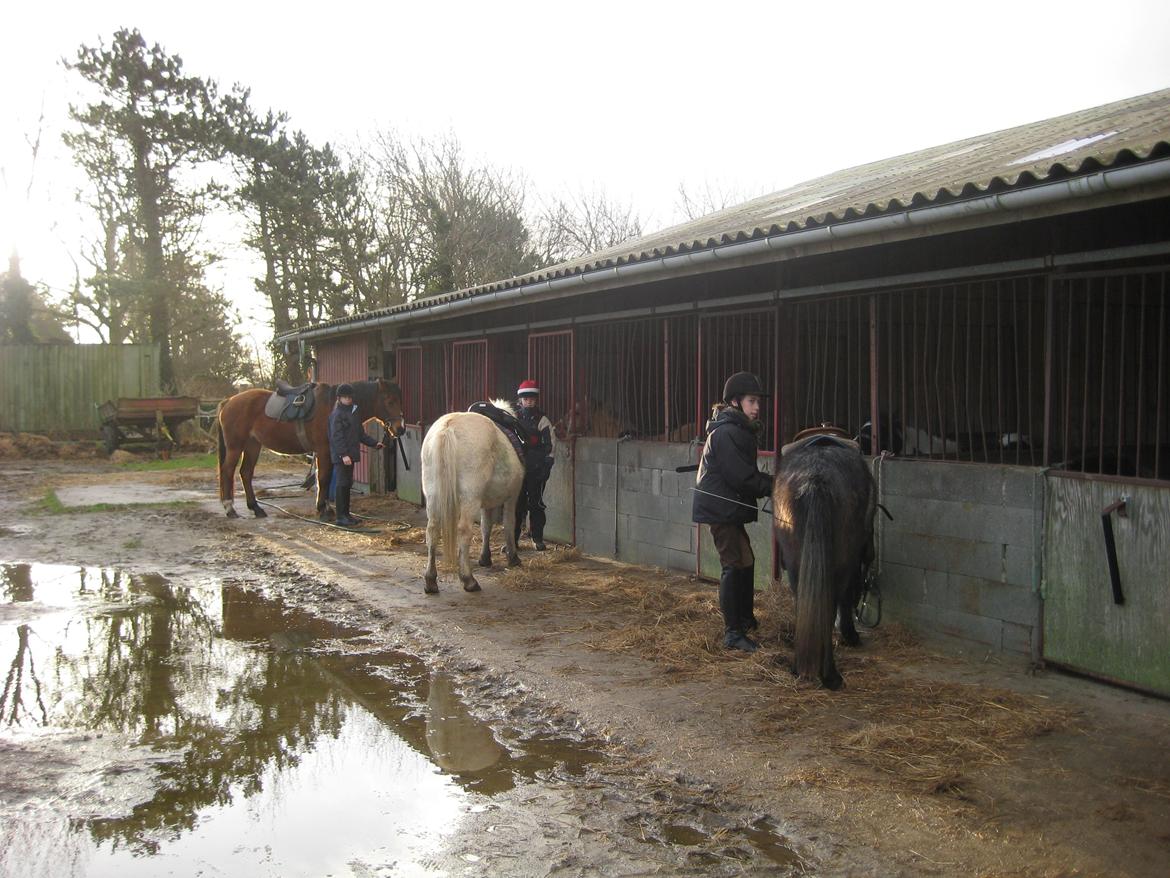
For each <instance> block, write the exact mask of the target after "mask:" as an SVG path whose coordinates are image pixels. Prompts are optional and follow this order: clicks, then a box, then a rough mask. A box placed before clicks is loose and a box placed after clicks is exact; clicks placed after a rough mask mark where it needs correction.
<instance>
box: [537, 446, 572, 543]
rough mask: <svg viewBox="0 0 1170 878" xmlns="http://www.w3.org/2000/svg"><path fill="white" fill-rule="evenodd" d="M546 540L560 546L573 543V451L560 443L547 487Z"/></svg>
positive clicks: (545, 502)
mask: <svg viewBox="0 0 1170 878" xmlns="http://www.w3.org/2000/svg"><path fill="white" fill-rule="evenodd" d="M544 505H545V515H546V516H547V518H546V521H545V523H544V536H545V539H549V540H552V541H553V542H556V543H572V542H573V447H572V445H571V443H569V442H557V444H556V447H555V448H554V449H553V468H552V472H551V473H549V476H548V482H546V483H545V486H544Z"/></svg>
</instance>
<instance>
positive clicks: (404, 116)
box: [0, 0, 1170, 340]
mask: <svg viewBox="0 0 1170 878" xmlns="http://www.w3.org/2000/svg"><path fill="white" fill-rule="evenodd" d="M275 10H279V11H275ZM2 19H3V22H4V25H5V27H4V32H5V38H4V40H3V46H2V47H0V77H2V79H0V83H2V86H0V119H2V120H3V122H2V125H0V168H2V170H3V175H2V177H0V248H2V249H3V255H4V256H5V257H6V256H7V255H8V254H10V253H11V252H12V251H13V249H14V248H15V249H17V250H18V251H19V253H20V256H21V266H22V270H23V273H24V276H25V277H26V278H28V279H29V280H31V281H33V282H36V283H43V284H46V285H48V286H49V287H50V288H51V289H52V290H55V291H59V290H63V289H65V288H67V287H68V286H70V285H71V284H72V281H73V276H74V269H73V262H72V260H71V256H72V257H74V258H76V256H77V254H78V252H79V250H80V242H81V239H82V238H83V237H84V236H86V235H91V234H92V228H91V226H90V225H87V224H86V220H85V217H84V216H81V215H79V211H78V209H77V205H76V204H75V200H74V193H75V191H76V189H77V187H78V185H79V180H78V176H77V172H76V170H75V169H74V168H73V167H72V164H71V162H70V159H69V154H68V151H67V150H66V148H65V147H64V145H63V144H62V142H61V133H62V132H63V131H64V130H66V129H67V128H68V126H69V121H68V117H67V113H68V105H69V103H70V101H74V102H76V101H77V99H78V97H77V96H78V91H79V83H78V78H77V77H76V75H75V74H72V73H70V72H68V71H66V70H65V69H64V68H63V66H62V64H61V59H62V58H63V57H66V56H68V57H70V58H72V57H73V56H74V55H75V53H76V50H77V47H78V46H80V45H82V44H86V45H91V46H93V45H96V44H98V43H99V42H102V41H104V42H105V43H107V44H108V43H109V41H110V37H111V35H112V34H113V32H114V31H115V30H116V29H118V28H119V27H136V28H138V29H139V30H140V31H141V32H142V34H143V36H144V37H145V38H146V40H147V41H148V42H150V43H154V42H158V43H160V44H161V45H162V46H163V48H164V49H165V50H166V51H167V52H168V53H171V54H177V55H179V56H181V57H182V59H183V61H184V65H185V69H186V70H187V72H188V73H191V74H194V75H199V76H202V77H205V78H208V79H213V80H215V81H217V82H218V83H220V85H221V87H224V88H226V87H227V86H228V85H230V84H232V83H240V84H242V85H245V86H247V87H248V88H250V89H251V91H252V102H253V106H254V107H256V108H257V109H267V108H272V109H274V110H277V111H283V112H285V113H287V114H288V115H289V117H290V124H291V125H292V126H293V127H295V128H299V129H302V130H304V131H305V132H306V133H307V134H308V135H309V137H310V138H311V139H312V140H313V141H314V142H316V143H319V144H320V143H323V142H326V141H328V142H331V143H335V144H342V145H344V144H353V143H357V142H359V141H360V140H361V139H363V138H367V137H369V136H370V135H371V134H372V133H373V132H374V131H376V130H385V129H392V130H394V131H396V132H397V133H398V134H399V135H402V136H405V137H408V138H409V137H434V136H440V135H444V134H447V133H453V134H455V135H456V136H457V137H458V139H459V140H460V142H461V143H462V144H463V147H464V150H465V153H466V154H467V156H468V158H469V159H470V160H472V161H474V162H483V163H487V164H490V165H492V166H494V167H497V168H501V169H507V170H510V171H512V172H515V173H517V174H520V175H522V176H523V177H524V178H525V179H526V180H527V182H528V187H529V193H530V199H532V200H533V201H534V202H535V200H537V199H538V198H539V197H541V196H545V197H557V196H572V195H574V194H579V193H582V192H597V191H603V192H604V193H606V195H607V196H608V197H609V198H611V199H612V200H614V201H616V202H618V203H626V204H630V205H632V206H633V207H634V209H635V211H636V213H637V214H638V215H639V216H641V217H642V219H643V226H644V228H645V230H646V231H652V230H654V229H656V228H662V227H665V226H668V225H671V224H673V223H675V222H678V221H680V220H681V219H683V218H684V217H683V216H682V215H681V212H680V209H681V208H680V199H679V194H678V193H679V188H680V186H683V187H685V188H686V190H687V191H688V192H689V193H692V194H701V193H702V192H703V191H705V190H707V189H710V190H712V191H713V192H716V193H731V194H735V195H738V196H740V198H736V199H734V200H746V199H747V198H749V197H753V196H755V195H759V194H763V193H766V192H771V191H775V190H778V189H782V188H785V187H787V186H790V185H793V184H795V183H799V182H802V181H805V180H809V179H812V178H815V177H817V176H820V175H821V174H825V173H829V172H831V171H835V170H839V169H842V168H847V167H852V166H854V165H859V164H863V163H865V162H869V161H875V160H878V159H882V158H887V157H890V156H894V155H899V154H901V153H905V152H910V151H913V150H916V149H921V148H926V147H930V146H935V145H938V144H943V143H947V142H950V141H953V140H958V139H961V138H965V137H970V136H974V135H978V134H984V133H988V132H992V131H997V130H1000V129H1003V128H1009V127H1012V126H1015V125H1021V124H1025V123H1028V122H1033V121H1036V120H1039V119H1046V118H1050V117H1053V116H1058V115H1061V114H1064V113H1068V112H1072V111H1074V110H1079V109H1084V108H1087V107H1093V106H1097V105H1099V104H1104V103H1108V102H1110V101H1115V100H1120V99H1122V98H1126V97H1131V96H1134V95H1139V94H1144V93H1146V92H1150V91H1155V90H1157V89H1161V88H1166V87H1170V51H1167V46H1168V45H1170V3H1167V2H1165V0H1153V2H1137V0H1134V2H1126V0H1117V2H1113V3H1108V4H1106V3H1102V2H1100V0H1097V2H1092V3H1089V2H1081V0H1069V2H1063V3H1051V2H1026V0H1015V2H1000V0H987V2H981V3H978V4H958V3H948V2H939V0H934V2H899V0H886V2H872V0H870V2H854V0H844V2H836V3H808V4H804V3H802V4H797V3H790V2H779V0H773V2H763V3H755V4H724V3H713V2H708V3H693V2H689V0H684V2H673V3H660V2H632V0H625V2H609V0H591V2H578V3H568V2H560V3H557V2H549V0H545V2H537V3H526V2H510V0H498V2H494V3H483V2H476V3H471V2H468V3H463V2H458V3H453V2H445V0H430V2H426V3H423V2H418V0H414V2H406V3H402V2H397V0H383V2H378V3H356V2H350V0H334V2H331V3H326V4H311V5H305V6H303V7H301V8H298V5H295V4H289V5H287V6H286V5H283V4H281V5H274V4H269V3H263V4H262V3H255V2H248V0H236V2H233V3H227V2H221V0H206V2H201V3H198V4H180V3H159V2H158V0H152V2H117V0H107V2H101V3H94V2H92V0H90V2H85V3H61V2H54V0H41V2H38V3H22V4H16V5H13V4H9V8H8V9H6V11H5V12H4V13H3V16H2ZM38 130H39V131H40V134H41V149H40V153H39V157H38V160H37V162H36V166H35V168H34V167H31V161H30V155H31V149H30V146H29V143H30V142H31V141H32V140H33V139H34V138H35V137H36V135H37V132H38ZM229 237H230V234H229ZM219 243H220V244H221V245H225V246H226V248H227V249H228V251H229V258H228V259H227V260H226V261H225V262H224V263H223V264H222V265H221V266H220V268H219V270H218V274H217V275H216V276H214V277H213V278H212V281H213V283H215V284H217V285H219V286H220V287H221V288H222V289H223V290H224V291H225V292H226V293H227V294H228V296H229V298H231V299H232V300H233V301H234V302H236V304H237V305H238V307H239V308H240V310H241V312H242V313H243V314H244V316H245V317H246V318H247V323H246V326H245V330H246V332H247V333H248V334H250V335H251V336H252V337H253V338H256V339H260V340H262V339H263V337H264V336H265V335H266V334H267V332H268V330H267V329H266V327H264V325H263V303H262V302H261V301H259V300H258V296H257V294H256V293H255V292H254V288H253V286H252V282H251V276H250V272H251V271H253V270H254V266H255V262H254V260H253V259H252V258H250V257H249V256H247V255H246V254H244V253H243V252H242V251H240V250H239V248H238V247H236V246H233V245H234V243H235V242H232V241H222V242H219ZM489 280H493V278H484V279H483V281H485V282H486V281H489Z"/></svg>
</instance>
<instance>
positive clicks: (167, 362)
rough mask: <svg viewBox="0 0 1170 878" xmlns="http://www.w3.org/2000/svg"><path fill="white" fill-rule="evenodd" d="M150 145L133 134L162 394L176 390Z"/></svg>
mask: <svg viewBox="0 0 1170 878" xmlns="http://www.w3.org/2000/svg"><path fill="white" fill-rule="evenodd" d="M149 162H150V159H149V145H148V144H147V143H146V137H145V135H144V134H143V133H142V132H141V131H137V132H135V136H134V179H135V183H136V184H137V188H138V210H139V214H140V216H139V219H140V220H141V222H142V228H143V232H144V233H145V235H144V237H145V240H144V241H143V260H144V263H145V264H144V268H145V275H146V278H145V279H146V283H147V295H148V297H149V302H148V309H147V310H148V313H149V315H150V340H151V341H152V342H154V343H155V344H157V345H158V371H159V383H160V384H161V385H162V391H163V393H174V392H175V371H174V364H173V363H172V361H171V295H170V285H169V284H168V283H167V277H166V260H165V258H164V256H163V243H162V216H161V206H160V205H159V191H158V183H157V181H156V180H155V178H154V172H153V171H152V169H151V168H150V163H149Z"/></svg>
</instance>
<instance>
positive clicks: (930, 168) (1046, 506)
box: [280, 90, 1170, 694]
mask: <svg viewBox="0 0 1170 878" xmlns="http://www.w3.org/2000/svg"><path fill="white" fill-rule="evenodd" d="M1168 131H1170V90H1166V91H1161V92H1155V93H1153V94H1149V95H1144V96H1140V97H1135V98H1132V99H1129V100H1124V101H1119V102H1117V103H1114V104H1109V105H1107V106H1103V107H1097V108H1094V109H1091V110H1085V111H1082V112H1078V113H1072V114H1070V115H1067V116H1062V117H1060V118H1056V119H1049V120H1045V121H1041V122H1036V123H1033V124H1030V125H1024V126H1021V127H1019V128H1013V129H1010V130H1006V131H999V132H994V133H991V134H987V135H983V136H980V137H972V138H969V139H967V140H962V141H959V142H956V143H950V144H946V145H943V146H938V147H935V148H932V149H927V150H922V151H920V152H915V153H911V154H908V155H903V156H898V157H896V158H891V159H887V160H884V161H880V162H874V163H872V164H868V165H862V166H859V167H856V168H850V169H847V170H843V171H839V172H836V173H833V174H829V175H827V176H824V177H821V178H819V179H816V180H811V181H809V182H807V183H803V184H800V185H798V186H794V187H791V188H789V189H786V190H783V191H781V192H776V193H773V194H771V195H767V196H764V197H761V198H757V199H754V200H752V201H749V202H746V203H744V204H741V205H738V206H735V207H732V208H728V209H726V210H722V211H719V212H716V213H713V214H710V215H708V216H705V217H702V218H700V219H697V220H694V221H692V222H688V223H685V224H682V225H678V226H674V227H672V228H669V229H665V230H663V231H660V232H656V233H654V234H650V235H646V236H644V237H642V238H639V239H636V240H633V241H628V242H625V243H623V244H621V245H618V246H616V247H613V248H610V249H608V250H605V251H603V252H598V253H592V254H589V255H588V256H585V257H582V258H580V259H576V260H573V261H570V262H566V263H563V264H561V265H555V266H552V267H550V268H547V269H544V270H541V271H539V272H535V273H532V274H529V275H524V276H522V277H514V278H507V279H503V280H496V281H492V282H490V283H485V284H483V285H481V286H477V287H473V288H470V289H464V290H455V291H452V292H450V293H448V294H446V295H440V296H435V297H433V298H428V299H423V300H418V301H415V302H411V303H409V304H406V305H401V306H398V307H394V308H387V309H384V310H380V311H372V312H369V313H365V314H354V315H350V316H346V317H342V318H338V319H336V320H331V321H328V322H326V323H322V324H320V325H317V326H312V327H305V328H301V329H298V330H296V331H294V332H291V333H288V334H286V335H285V336H283V337H282V338H281V339H280V341H281V343H283V344H285V345H288V346H300V347H301V348H302V349H303V348H307V347H310V346H311V347H312V349H313V352H314V356H315V358H316V360H317V363H318V365H319V375H318V377H319V379H320V380H323V381H329V382H337V381H341V380H353V379H355V378H361V377H366V376H369V377H391V378H394V380H396V381H397V382H398V384H399V385H400V386H401V387H402V389H403V393H404V397H405V402H406V414H407V420H408V421H409V422H411V426H410V428H409V431H408V439H407V441H406V451H407V454H408V456H413V458H414V460H413V461H412V465H411V468H410V470H409V471H407V470H400V471H398V472H392V466H393V464H392V460H393V458H392V457H391V456H390V455H389V454H387V455H386V457H385V458H383V459H381V460H380V461H378V462H376V464H375V465H374V466H372V467H371V468H370V469H369V470H366V469H362V470H359V473H358V476H359V478H360V479H362V480H364V481H366V482H368V483H369V484H370V485H371V487H372V489H374V490H379V489H385V488H386V487H387V486H390V485H393V486H394V488H395V489H396V490H397V493H398V495H399V496H400V497H403V498H405V499H409V500H412V501H414V502H421V501H422V496H421V490H420V487H419V480H418V466H417V462H418V454H419V448H420V446H421V441H422V437H423V435H424V434H425V431H426V429H427V427H428V425H429V424H431V423H433V422H434V421H435V420H436V419H437V418H438V417H439V416H440V415H442V414H444V413H446V412H448V411H455V410H461V409H465V408H466V407H467V406H468V405H469V404H470V403H472V402H475V401H477V400H480V399H485V398H488V397H495V396H501V395H510V394H511V393H512V392H513V391H514V389H515V387H516V386H517V384H518V382H519V381H520V380H521V379H523V378H525V377H534V378H536V379H537V380H538V381H539V382H540V385H541V387H542V391H543V392H542V400H541V405H542V408H544V409H545V411H546V412H548V414H549V416H550V417H551V418H552V419H554V420H555V421H556V424H557V430H558V434H559V436H560V437H561V438H562V439H563V441H561V442H559V443H558V448H557V461H556V466H555V467H554V469H553V473H552V477H551V479H550V482H549V485H548V489H547V495H546V502H547V503H548V507H549V509H548V512H549V522H548V526H547V528H546V536H547V537H548V538H550V539H553V540H559V541H563V542H566V543H575V544H576V545H578V546H580V547H581V549H582V550H583V551H585V552H588V553H593V554H600V555H606V556H609V557H613V558H617V559H620V560H623V561H630V562H634V563H641V564H652V565H658V566H662V567H668V568H673V569H681V570H689V571H695V572H698V573H700V574H705V575H712V576H717V575H718V560H717V558H716V555H715V552H714V547H713V545H712V543H711V539H710V535H709V534H708V533H707V532H706V529H705V528H702V527H696V526H695V525H692V524H691V522H690V508H691V490H690V489H691V488H693V486H694V476H693V474H680V473H677V472H676V471H675V470H676V467H679V466H682V465H685V464H688V463H693V462H695V461H696V460H697V459H698V455H699V450H700V447H701V446H700V444H699V443H701V438H702V426H703V424H704V422H705V420H706V417H707V414H708V412H709V410H710V406H711V404H712V403H713V402H715V401H717V399H718V397H719V393H720V389H721V387H722V382H723V380H724V379H725V378H726V376H727V375H728V374H730V373H731V372H734V371H737V370H740V369H744V370H748V371H752V372H755V373H757V374H758V375H759V376H760V377H761V378H762V380H763V381H764V383H765V384H766V385H769V386H771V387H772V388H774V391H775V396H774V398H773V399H772V401H771V404H770V405H769V406H767V408H766V417H767V418H768V425H767V432H766V436H765V446H766V447H765V449H764V450H763V451H761V454H760V466H761V467H762V468H764V469H771V467H772V466H773V462H774V459H775V454H776V452H777V451H778V449H779V448H780V447H781V446H782V445H783V444H784V443H785V442H787V441H789V440H790V439H791V437H792V436H793V434H794V433H795V432H796V431H797V430H799V429H801V428H803V427H807V426H810V425H816V424H820V423H832V424H835V425H839V426H842V427H844V428H845V429H847V430H848V431H850V432H851V433H852V434H854V435H858V436H860V437H861V439H862V441H863V446H864V447H865V448H866V449H867V452H868V453H869V454H870V455H871V458H872V461H873V471H874V474H875V477H876V478H877V480H878V485H879V494H880V498H879V499H880V500H881V502H882V503H883V504H884V505H885V506H886V507H887V508H888V509H889V510H890V513H891V514H892V515H893V520H892V521H890V520H886V519H885V518H884V516H881V515H879V517H878V518H879V523H878V565H879V572H880V583H881V588H882V591H883V594H884V595H885V611H886V616H887V618H896V619H900V620H902V621H905V622H907V623H909V624H911V625H912V626H914V627H916V628H918V629H920V630H922V631H924V632H927V633H943V634H947V635H951V636H954V637H958V638H961V639H963V640H965V641H968V642H971V643H975V644H979V645H981V646H982V647H984V648H986V649H987V650H989V651H991V652H996V653H999V652H1003V653H1009V654H1019V655H1021V656H1026V657H1028V658H1029V659H1030V660H1032V661H1034V662H1041V661H1045V662H1052V663H1056V664H1059V665H1062V666H1066V667H1070V668H1074V669H1077V670H1080V671H1083V672H1087V673H1090V674H1094V675H1097V676H1099V677H1103V678H1108V679H1115V680H1120V681H1123V682H1126V683H1127V684H1129V685H1133V686H1137V687H1140V688H1143V689H1148V690H1151V691H1157V692H1160V693H1163V694H1170V642H1168V640H1167V638H1166V634H1165V632H1166V631H1167V630H1168V629H1170V539H1167V537H1168V536H1170V293H1168V291H1167V281H1168V275H1170V134H1168ZM762 518H763V519H765V520H762V521H761V522H760V524H759V525H757V526H756V532H755V533H753V545H754V546H756V547H758V549H759V552H758V554H759V556H760V563H758V564H757V567H756V569H757V575H758V576H759V577H760V580H761V583H762V582H764V581H767V580H769V579H770V578H771V577H772V576H775V575H778V573H779V571H778V570H777V569H776V563H775V561H774V560H771V563H769V558H768V552H769V547H770V546H771V544H772V542H771V539H770V523H769V522H768V521H766V518H767V516H762ZM773 558H774V554H773Z"/></svg>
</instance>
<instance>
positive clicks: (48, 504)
mask: <svg viewBox="0 0 1170 878" xmlns="http://www.w3.org/2000/svg"><path fill="white" fill-rule="evenodd" d="M37 511H38V512H47V513H49V514H50V515H60V514H61V513H62V512H65V511H66V509H65V504H64V503H62V502H61V498H60V497H58V496H57V492H56V491H46V492H45V496H44V497H42V498H41V499H40V500H38V501H37Z"/></svg>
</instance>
